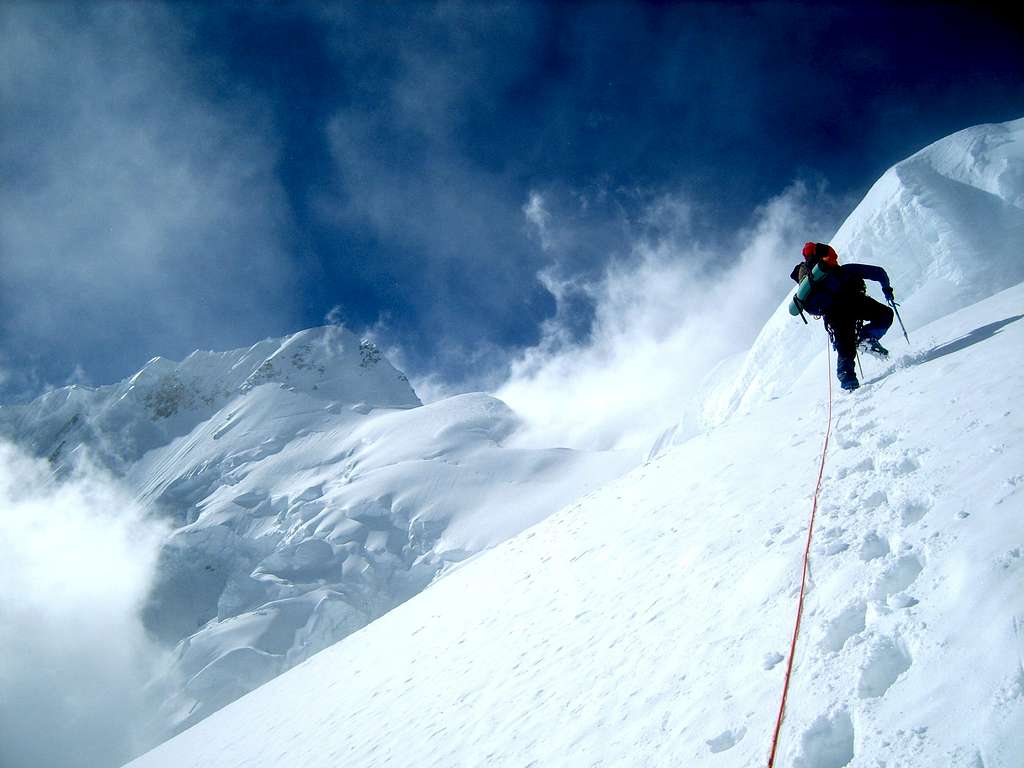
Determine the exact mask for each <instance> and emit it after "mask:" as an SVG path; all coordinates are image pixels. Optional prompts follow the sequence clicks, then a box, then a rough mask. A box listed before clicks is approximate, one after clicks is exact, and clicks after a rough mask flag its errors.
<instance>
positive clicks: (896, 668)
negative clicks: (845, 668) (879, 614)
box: [857, 637, 913, 699]
mask: <svg viewBox="0 0 1024 768" xmlns="http://www.w3.org/2000/svg"><path fill="white" fill-rule="evenodd" d="M911 664H913V659H912V658H911V656H910V651H908V650H907V648H906V646H905V645H904V644H903V642H902V641H901V640H900V639H899V638H895V639H893V638H888V637H884V638H882V639H881V640H880V641H879V642H878V643H876V644H875V645H874V646H873V647H872V648H871V650H870V651H869V652H868V658H867V661H866V662H865V663H864V666H863V668H862V669H861V671H860V679H859V680H858V682H857V696H858V697H860V698H862V699H875V698H878V697H880V696H884V695H885V692H886V691H888V690H889V688H891V687H892V685H893V683H895V682H896V680H897V679H898V678H899V676H900V675H902V674H903V673H904V672H906V671H907V670H908V669H910V665H911Z"/></svg>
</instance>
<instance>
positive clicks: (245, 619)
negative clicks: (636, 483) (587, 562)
mask: <svg viewBox="0 0 1024 768" xmlns="http://www.w3.org/2000/svg"><path fill="white" fill-rule="evenodd" d="M518 423H519V422H518V419H517V418H516V416H515V415H514V414H513V413H512V412H511V411H510V410H509V409H508V407H507V406H505V404H504V403H502V402H500V401H499V400H496V399H494V398H492V397H488V396H487V395H483V394H467V395H461V396H459V397H454V398H449V399H447V400H444V401H441V402H438V403H433V404H431V405H427V406H421V405H420V402H419V400H418V398H417V397H416V395H415V393H414V392H413V390H412V388H411V387H410V386H409V384H408V382H407V380H406V378H405V376H403V375H402V374H400V373H399V372H398V371H397V370H395V369H394V368H393V367H392V366H391V365H390V364H389V363H388V362H387V360H385V359H384V358H383V357H382V356H381V354H380V352H379V351H378V350H377V349H376V347H374V346H373V345H372V344H371V343H369V342H367V341H360V340H359V339H358V338H356V337H355V336H353V335H352V334H351V333H349V332H347V331H345V330H343V329H341V328H337V327H326V328H316V329H310V330H307V331H302V332H300V333H297V334H294V335H292V336H289V337H286V338H284V339H269V340H266V341H263V342H260V343H258V344H256V345H254V346H253V347H251V348H249V349H244V350H235V351H232V352H223V353H217V352H196V353H194V354H192V355H190V356H189V357H188V358H187V359H186V360H184V361H183V362H181V363H175V362H173V361H169V360H165V359H162V358H155V359H153V360H151V361H150V362H149V363H148V364H147V365H146V367H145V368H144V369H143V370H142V371H140V372H139V373H138V374H136V375H135V376H133V377H131V378H130V379H128V380H126V381H124V382H121V383H119V384H115V385H111V386H107V387H100V388H97V389H90V388H83V387H68V388H65V389H62V390H57V391H55V392H51V393H48V394H47V395H44V396H43V397H41V398H40V399H39V400H37V401H35V402H33V403H31V404H28V405H25V406H17V407H3V408H0V433H2V434H4V435H6V436H8V437H10V438H12V439H14V440H16V441H17V442H20V443H21V444H22V445H28V446H29V447H31V448H32V450H33V451H34V452H35V453H36V454H38V455H42V456H48V457H50V460H51V463H52V464H53V465H54V466H55V467H57V468H58V470H59V469H60V467H62V466H64V465H65V464H66V463H67V462H70V461H72V460H73V458H74V457H75V455H76V454H77V453H80V452H82V451H88V452H90V453H91V454H92V455H93V456H96V457H98V458H99V459H100V460H101V461H102V462H103V463H104V464H106V465H107V466H109V467H111V468H112V469H114V470H115V471H117V472H118V473H120V474H121V475H122V476H123V477H124V478H125V479H126V480H127V482H128V484H129V486H130V487H131V488H133V489H134V490H135V491H136V493H137V494H138V495H139V497H140V498H141V499H142V500H143V501H144V502H146V503H148V504H151V505H153V506H154V507H155V508H157V509H159V510H161V511H162V514H164V515H165V516H166V517H168V518H170V519H171V520H174V521H175V522H176V523H177V525H176V530H175V531H174V533H173V534H172V535H171V536H170V538H169V540H168V541H167V542H166V543H165V545H164V547H163V549H162V552H161V558H160V569H159V571H160V576H159V580H158V583H157V585H156V587H155V588H154V591H153V593H152V594H151V596H150V598H149V601H148V604H147V606H146V611H145V617H146V623H147V627H148V629H149V630H150V631H151V632H152V633H153V634H154V635H155V636H156V637H157V638H158V639H160V640H161V641H162V642H163V643H164V644H165V645H167V646H169V647H174V652H173V654H171V657H170V661H169V664H168V666H167V668H166V669H164V670H163V671H162V672H161V674H160V677H159V679H158V680H157V681H155V682H154V687H155V690H159V691H161V692H162V694H163V696H164V698H165V699H166V704H165V706H164V709H163V712H162V713H161V715H160V719H161V721H162V724H163V725H165V726H166V727H167V728H169V729H171V730H174V729H180V728H182V727H185V726H187V725H190V724H192V723H194V722H197V721H198V720H200V719H202V718H203V717H205V716H206V715H208V714H209V713H211V712H213V711H216V709H218V708H219V707H221V706H223V705H224V704H226V703H227V702H229V701H232V700H233V699H235V698H237V697H238V696H240V695H242V694H243V693H245V692H247V691H250V690H252V689H253V688H255V687H256V686H258V685H260V684H262V683H264V682H266V681H267V680H269V679H271V678H272V677H274V676H275V675H277V674H279V673H280V672H282V671H284V670H285V669H288V668H289V667H291V666H293V665H294V664H296V663H298V662H300V661H302V660H303V659H305V658H307V657H309V656H310V655H312V654H313V653H315V652H317V651H319V650H320V649H322V648H324V647H326V646H328V645H330V644H331V643H333V642H335V641H336V640H339V639H341V638H342V637H344V636H345V635H347V634H349V633H350V632H353V631H355V630H357V629H359V628H360V627H362V626H364V625H365V624H367V623H368V622H369V621H372V620H373V619H374V618H376V617H377V616H379V615H381V614H383V613H385V612H386V611H388V610H390V609H391V608H392V607H393V606H395V605H397V604H398V603H400V602H402V601H403V600H405V599H407V598H409V597H410V596H411V595H414V594H416V593H417V592H419V591H420V590H421V589H423V588H424V587H425V586H426V585H427V584H429V583H430V582H431V581H432V580H433V579H434V578H436V577H437V576H438V575H440V574H442V573H444V572H445V571H446V570H447V569H449V568H451V567H453V566H454V565H455V564H457V563H459V562H461V561H463V560H465V559H466V558H468V557H470V556H472V555H473V554H475V553H478V552H480V551H482V550H484V549H486V548H488V547H490V546H493V545H494V544H495V543H497V542H499V541H502V540H503V539H505V538H507V537H509V536H511V535H513V534H515V533H518V532H519V531H521V530H523V529H524V528H526V527H528V526H529V525H532V524H533V523H535V522H537V521H538V520H540V519H543V517H545V516H546V515H548V514H550V513H551V512H553V511H555V510H557V509H558V508H560V507H562V506H564V505H565V504H567V503H569V502H570V501H572V500H573V499H575V498H577V497H578V496H579V495H580V494H581V493H582V492H584V491H585V490H588V489H589V488H592V487H593V486H594V485H596V484H597V483H599V482H603V481H604V480H605V479H607V478H608V477H615V476H617V475H619V474H621V473H622V472H623V471H624V470H625V469H626V467H627V464H628V463H629V462H630V459H629V457H627V456H624V455H618V454H610V453H584V452H576V451H567V450H560V449H552V450H518V449H510V448H505V447H504V446H503V442H504V441H505V439H506V438H507V437H509V436H510V435H511V434H512V433H513V432H514V431H515V430H516V429H517V427H518ZM159 725H161V724H160V723H158V724H157V726H158V727H159Z"/></svg>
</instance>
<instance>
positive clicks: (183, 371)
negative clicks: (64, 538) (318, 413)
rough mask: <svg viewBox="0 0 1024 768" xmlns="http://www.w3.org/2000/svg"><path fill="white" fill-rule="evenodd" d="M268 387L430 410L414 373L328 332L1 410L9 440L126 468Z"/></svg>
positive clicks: (358, 403) (147, 370)
mask: <svg viewBox="0 0 1024 768" xmlns="http://www.w3.org/2000/svg"><path fill="white" fill-rule="evenodd" d="M263 385H276V386H279V387H283V388H286V389H287V390H289V391H291V392H301V393H303V394H305V395H307V396H309V397H312V398H314V399H317V400H322V401H328V402H330V403H333V404H334V407H335V408H340V407H346V406H355V407H357V408H360V409H361V410H363V411H364V412H367V411H369V410H372V409H373V408H410V407H414V406H417V405H419V404H420V401H419V398H418V397H417V396H416V393H415V392H414V391H413V389H412V387H411V386H410V384H409V381H408V379H407V378H406V377H405V375H404V374H402V373H401V372H400V371H398V370H396V369H395V368H394V367H393V366H392V365H391V363H390V362H388V361H387V359H385V358H384V357H383V355H381V353H380V351H379V350H378V349H377V348H376V346H374V344H373V343H372V342H370V341H368V340H365V339H363V340H361V339H359V338H358V337H357V336H355V335H354V334H353V333H351V332H350V331H348V330H346V329H344V328H341V327H338V326H324V327H320V328H310V329H308V330H304V331H300V332H298V333H294V334H291V335H290V336H285V337H283V338H280V339H266V340H264V341H261V342H258V343H256V344H254V345H252V346H251V347H248V348H244V349H235V350H230V351H227V352H210V351H202V350H197V351H195V352H193V353H192V354H190V355H189V356H188V357H186V358H185V359H184V360H183V361H181V362H176V361H174V360H170V359H167V358H165V357H154V358H152V359H150V360H149V361H148V362H147V363H146V364H145V365H144V366H143V367H142V369H141V370H139V371H138V372H137V373H135V374H134V375H132V376H130V377H129V378H127V379H125V380H124V381H121V382H119V383H116V384H110V385H106V386H101V387H95V388H90V387H81V386H74V385H72V386H68V387H63V388H61V389H58V390H54V391H51V392H48V393H46V394H44V395H42V396H40V397H39V398H37V399H36V400H34V401H32V402H31V403H28V404H26V405H20V406H0V434H4V435H6V436H8V437H10V438H12V439H14V440H16V441H18V442H21V443H23V444H29V445H30V446H31V447H32V448H33V450H34V452H35V453H37V454H41V455H45V456H49V457H51V459H53V460H54V461H57V460H58V459H60V458H61V457H62V456H65V455H67V454H68V453H69V452H71V451H74V450H76V449H79V448H81V447H87V448H89V449H90V450H91V451H92V453H93V454H94V455H95V456H96V457H98V458H99V459H100V460H101V461H102V462H104V463H105V464H107V465H109V466H111V467H113V468H117V469H120V470H124V469H125V468H126V467H127V466H128V465H129V464H130V463H132V462H134V461H136V460H138V459H139V458H141V457H142V456H143V455H144V454H145V453H146V452H147V451H150V450H153V449H154V448H157V447H160V446H164V445H166V444H167V443H169V442H170V441H171V440H173V439H174V438H176V437H180V436H182V435H184V434H187V433H188V432H189V431H191V430H192V429H193V428H194V427H195V426H196V425H197V424H200V423H201V422H203V421H205V420H207V419H209V418H211V417H212V416H213V414H215V413H216V412H217V411H218V410H220V409H221V408H222V407H223V406H224V405H225V404H226V403H228V402H229V401H231V400H232V399H234V398H236V397H237V396H239V395H244V394H247V393H248V392H250V391H252V390H253V389H254V388H256V387H259V386H263Z"/></svg>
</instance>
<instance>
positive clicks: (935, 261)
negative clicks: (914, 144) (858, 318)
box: [679, 118, 1024, 434]
mask: <svg viewBox="0 0 1024 768" xmlns="http://www.w3.org/2000/svg"><path fill="white" fill-rule="evenodd" d="M831 243H832V244H833V246H835V248H836V251H837V252H838V253H839V259H840V262H842V263H870V264H878V265H881V266H882V267H884V268H885V269H886V270H887V271H888V273H889V277H890V278H891V280H892V283H893V286H894V287H895V289H896V294H897V300H898V301H900V302H901V303H902V305H903V306H902V310H901V311H902V314H903V317H904V320H905V321H906V323H907V326H908V328H910V329H911V330H913V329H914V328H917V327H920V326H922V325H924V324H926V323H928V322H931V321H932V320H935V319H937V318H939V317H943V316H945V315H947V314H949V313H950V312H953V311H955V310H957V309H959V308H961V307H965V306H967V305H969V304H971V303H973V302H976V301H978V300H979V299H982V298H984V297H986V296H990V295H992V294H993V293H995V292H996V291H997V290H999V289H1001V288H1004V287H1006V286H1009V285H1015V284H1016V283H1018V282H1020V281H1021V280H1024V259H1022V258H1021V245H1022V243H1024V118H1021V119H1019V120H1013V121H1010V122H1007V123H1000V124H990V125H978V126H974V127H972V128H967V129H965V130H962V131H959V132H957V133H954V134H953V135H951V136H947V137H946V138H944V139H941V140H939V141H937V142H935V143H934V144H931V145H930V146H928V147H925V148H924V149H922V150H921V151H919V152H917V153H915V154H914V155H912V156H911V157H909V158H907V159H906V160H903V161H902V162H899V163H897V164H896V165H895V166H893V167H892V168H890V169H889V170H888V171H887V172H886V173H885V174H884V175H883V176H882V177H881V178H880V179H879V180H878V181H877V182H875V184H874V185H873V186H872V187H871V189H870V191H869V192H868V194H867V195H866V196H865V198H864V199H863V200H862V201H861V203H860V204H859V205H858V206H857V208H856V209H855V210H854V211H853V213H852V214H851V215H850V216H849V218H847V220H846V221H845V222H844V223H843V225H842V227H840V229H839V231H838V232H837V233H836V235H835V237H833V238H832V240H831ZM794 254H795V255H794V259H793V261H794V263H795V262H797V261H799V258H800V257H799V253H798V252H797V251H794ZM868 290H869V293H873V294H874V295H875V297H876V298H878V299H881V293H880V288H879V286H878V285H877V284H875V283H869V284H868ZM790 293H792V291H790ZM789 298H790V297H789V295H787V296H786V297H785V298H784V299H783V300H782V301H781V302H780V304H779V307H778V309H777V310H776V311H775V313H774V314H773V315H772V317H771V318H770V319H769V320H768V322H767V323H766V324H765V326H764V329H763V330H762V331H761V333H760V334H759V336H758V338H757V340H756V341H755V342H754V345H753V346H752V348H751V349H750V351H749V352H748V353H747V354H746V356H745V358H744V359H743V361H742V363H741V364H740V366H739V370H738V371H737V372H735V373H734V372H733V368H732V366H725V367H723V373H724V374H726V375H724V376H722V377H720V378H718V379H717V380H716V381H715V382H714V385H711V384H709V389H710V390H711V392H710V393H706V394H705V393H702V399H701V402H700V403H699V404H698V410H699V412H700V416H699V421H700V422H701V424H700V425H701V426H705V427H706V426H712V425H715V424H720V423H722V422H723V421H724V420H726V419H727V418H730V417H731V415H732V414H734V413H735V412H737V411H740V412H743V411H746V410H748V409H749V408H750V407H752V406H754V405H756V404H758V403H762V402H765V401H766V400H769V399H771V398H772V397H775V396H778V395H779V394H782V393H783V392H786V391H789V387H790V386H791V385H792V382H793V380H794V372H799V371H801V370H803V369H805V368H806V367H807V366H808V365H809V364H810V363H811V361H812V360H813V359H814V356H815V355H816V354H817V352H818V348H819V346H820V345H819V343H818V341H817V340H815V339H812V338H811V337H812V334H809V333H807V331H806V328H805V327H804V326H803V324H802V323H794V322H793V319H792V317H790V315H789V310H788V306H789ZM692 432H693V429H692V428H691V429H687V430H681V431H680V432H679V434H689V433H692Z"/></svg>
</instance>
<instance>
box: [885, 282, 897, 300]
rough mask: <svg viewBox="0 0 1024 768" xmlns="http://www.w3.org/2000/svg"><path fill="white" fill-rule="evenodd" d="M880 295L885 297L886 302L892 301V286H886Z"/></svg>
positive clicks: (893, 295)
mask: <svg viewBox="0 0 1024 768" xmlns="http://www.w3.org/2000/svg"><path fill="white" fill-rule="evenodd" d="M882 295H883V296H885V300H886V301H894V300H895V298H894V297H895V294H894V293H893V292H892V286H891V285H887V286H885V288H883V289H882Z"/></svg>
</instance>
